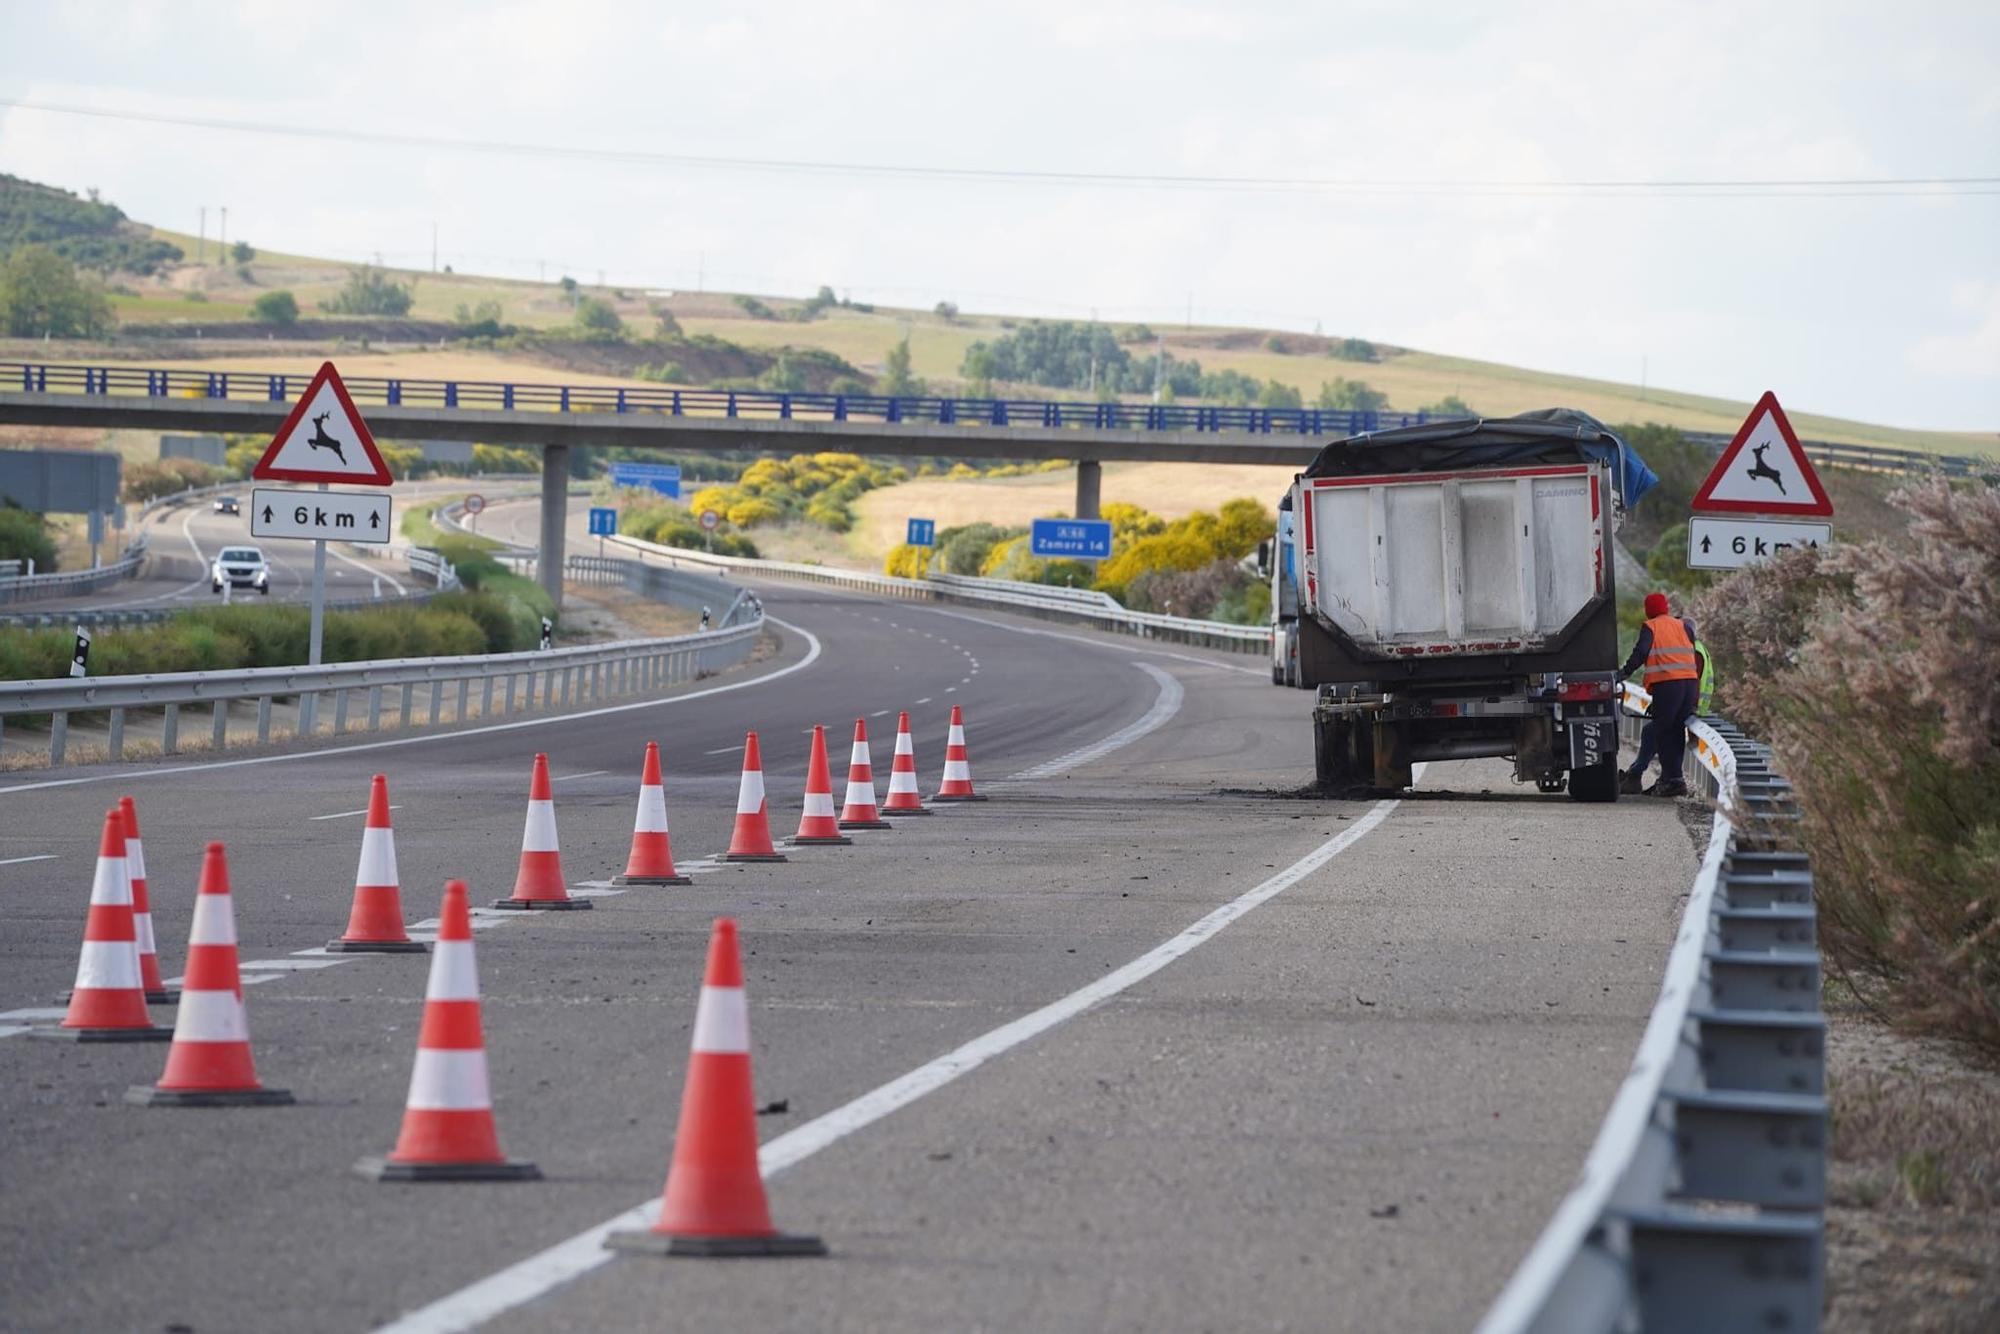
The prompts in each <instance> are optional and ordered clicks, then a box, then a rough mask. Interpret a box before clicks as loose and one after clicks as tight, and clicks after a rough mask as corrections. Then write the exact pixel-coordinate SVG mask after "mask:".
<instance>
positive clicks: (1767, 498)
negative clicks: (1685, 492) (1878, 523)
mask: <svg viewBox="0 0 2000 1334" xmlns="http://www.w3.org/2000/svg"><path fill="white" fill-rule="evenodd" d="M1690 508H1692V509H1693V510H1694V512H1695V513H1696V514H1817V515H1821V516H1828V515H1831V514H1832V513H1833V502H1832V501H1830V500H1828V499H1827V498H1826V491H1825V489H1824V488H1822V487H1821V486H1820V484H1819V474H1818V473H1817V472H1815V471H1814V470H1813V466H1812V460H1810V459H1808V458H1807V457H1806V452H1805V450H1803V449H1801V448H1800V447H1799V437H1798V436H1797V435H1796V434H1794V433H1793V431H1792V424H1791V422H1790V421H1788V420H1786V418H1785V410H1784V409H1783V408H1781V407H1779V406H1778V396H1777V395H1776V394H1774V393H1771V392H1770V391H1769V390H1766V391H1765V392H1764V396H1763V397H1762V398H1760V399H1758V400H1757V406H1756V407H1754V408H1752V409H1750V415H1749V417H1747V418H1745V419H1744V422H1743V426H1742V428H1741V429H1740V430H1738V431H1737V432H1736V438H1735V439H1734V440H1731V441H1730V442H1729V447H1728V448H1727V449H1725V450H1723V451H1722V457H1721V458H1720V459H1717V460H1716V463H1715V470H1714V471H1713V472H1711V473H1709V475H1708V480H1707V481H1705V482H1703V483H1702V484H1701V489H1700V490H1699V491H1696V492H1695V494H1694V503H1693V505H1692V506H1691V507H1690Z"/></svg>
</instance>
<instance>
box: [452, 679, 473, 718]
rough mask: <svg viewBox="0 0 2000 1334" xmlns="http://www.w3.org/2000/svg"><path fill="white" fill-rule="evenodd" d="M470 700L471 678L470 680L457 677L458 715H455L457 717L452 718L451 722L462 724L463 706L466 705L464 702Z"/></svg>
mask: <svg viewBox="0 0 2000 1334" xmlns="http://www.w3.org/2000/svg"><path fill="white" fill-rule="evenodd" d="M471 698H472V678H471V677H469V676H461V677H459V678H458V713H457V715H456V716H455V717H454V718H453V719H452V721H454V722H460V723H462V722H464V721H465V704H466V701H467V700H469V699H471Z"/></svg>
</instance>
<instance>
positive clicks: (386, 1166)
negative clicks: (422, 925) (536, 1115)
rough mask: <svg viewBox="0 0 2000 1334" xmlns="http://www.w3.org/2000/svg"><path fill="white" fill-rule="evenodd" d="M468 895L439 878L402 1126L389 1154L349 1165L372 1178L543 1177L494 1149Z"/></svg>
mask: <svg viewBox="0 0 2000 1334" xmlns="http://www.w3.org/2000/svg"><path fill="white" fill-rule="evenodd" d="M467 900H468V895H467V893H466V889H465V882H464V881H463V880H447V881H445V885H444V906H443V907H442V908H440V909H439V910H438V933H437V948H436V949H435V950H433V951H431V975H430V981H429V982H428V983H427V984H426V985H425V987H424V1026H423V1030H422V1031H421V1032H420V1033H418V1035H417V1064H416V1067H415V1068H414V1069H412V1070H411V1071H410V1095H409V1098H408V1099H407V1100H406V1102H405V1104H404V1110H403V1131H402V1133H401V1134H400V1135H398V1136H397V1137H396V1147H395V1149H394V1150H393V1151H392V1152H391V1153H390V1154H389V1156H388V1157H387V1158H363V1159H362V1160H361V1161H360V1162H358V1163H356V1164H355V1165H354V1170H355V1171H357V1172H359V1173H361V1175H363V1176H365V1177H370V1178H373V1179H374V1180H376V1181H530V1180H534V1179H535V1178H537V1177H539V1176H541V1172H540V1170H539V1169H537V1168H536V1166H535V1165H534V1164H533V1163H524V1162H518V1161H513V1160H510V1159H509V1158H508V1157H507V1156H506V1155H505V1154H503V1153H501V1152H500V1133H499V1131H498V1129H497V1128H496V1127H495V1126H494V1124H493V1096H492V1094H491V1093H490V1092H489V1091H488V1088H487V1083H486V1036H485V1033H484V1032H483V1031H482V1029H481V1027H480V1023H479V968H478V965H477V963H476V962H475V961H474V959H473V954H472V910H471V908H470V907H468V906H467Z"/></svg>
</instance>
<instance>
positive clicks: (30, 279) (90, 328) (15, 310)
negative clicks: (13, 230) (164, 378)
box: [0, 245, 113, 338]
mask: <svg viewBox="0 0 2000 1334" xmlns="http://www.w3.org/2000/svg"><path fill="white" fill-rule="evenodd" d="M112 323H113V320H112V315H111V302H110V300H109V299H108V298H107V297H106V296H105V295H104V293H103V292H102V291H100V290H98V289H97V288H96V287H95V286H93V285H91V284H89V283H86V282H84V281H83V280H82V279H81V278H79V277H77V273H76V266H75V265H74V264H72V263H70V262H69V261H68V260H66V259H64V258H63V257H62V256H61V255H58V254H57V253H56V252H55V251H53V250H51V249H49V248H48V247H47V246H41V245H27V246H22V247H20V248H19V249H18V250H16V251H14V253H13V254H11V255H9V256H7V258H6V260H5V262H4V263H0V329H4V330H5V331H6V334H7V336H8V337H10V338H43V337H48V338H98V337H102V336H103V335H105V334H108V333H110V332H111V326H112Z"/></svg>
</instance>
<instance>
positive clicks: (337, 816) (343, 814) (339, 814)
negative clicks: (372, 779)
mask: <svg viewBox="0 0 2000 1334" xmlns="http://www.w3.org/2000/svg"><path fill="white" fill-rule="evenodd" d="M389 809H390V810H392V811H400V810H402V809H403V804H402V803H401V802H396V803H394V804H392V805H391V806H390V807H389ZM366 814H368V808H367V807H366V806H363V807H362V808H361V809H360V810H358V811H335V812H334V813H333V814H332V815H308V816H307V817H306V819H308V820H345V819H347V818H348V817H349V816H350V815H366Z"/></svg>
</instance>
